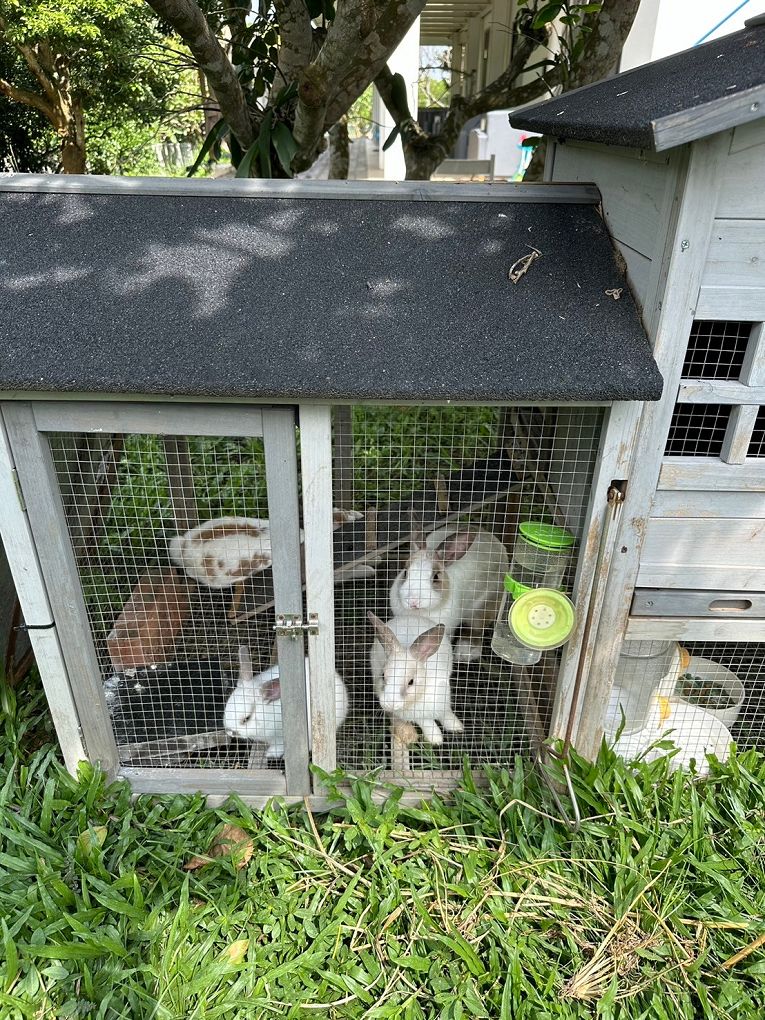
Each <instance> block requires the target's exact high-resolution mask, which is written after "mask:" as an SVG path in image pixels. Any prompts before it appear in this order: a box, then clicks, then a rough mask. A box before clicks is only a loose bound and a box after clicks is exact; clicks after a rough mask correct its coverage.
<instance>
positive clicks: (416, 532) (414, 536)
mask: <svg viewBox="0 0 765 1020" xmlns="http://www.w3.org/2000/svg"><path fill="white" fill-rule="evenodd" d="M409 527H410V529H411V536H410V542H411V546H412V552H413V553H415V552H417V551H418V550H420V549H425V548H426V545H427V543H426V541H425V532H424V530H423V527H422V521H418V520H417V518H416V516H415V513H414V510H410V511H409Z"/></svg>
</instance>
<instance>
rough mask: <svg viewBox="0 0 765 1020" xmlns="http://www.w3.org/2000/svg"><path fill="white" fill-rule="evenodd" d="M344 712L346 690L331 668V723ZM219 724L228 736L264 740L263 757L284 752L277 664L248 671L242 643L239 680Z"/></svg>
mask: <svg viewBox="0 0 765 1020" xmlns="http://www.w3.org/2000/svg"><path fill="white" fill-rule="evenodd" d="M305 677H306V702H307V707H308V736H309V740H310V736H311V677H310V672H309V669H308V656H306V660H305ZM347 714H348V692H347V691H346V689H345V684H344V683H343V679H342V677H341V676H340V674H339V673H338V672H335V724H336V725H337V726H338V727H339V726H341V725H342V724H343V723H344V722H345V718H346V716H347ZM223 728H224V729H225V730H226V732H227V733H228V735H229V736H231V737H238V738H239V739H240V740H252V741H257V742H258V743H261V744H266V745H267V749H266V758H281V757H282V756H283V754H284V726H283V723H282V690H281V682H280V680H279V667H278V666H270V667H269V668H268V669H266V670H264V671H263V672H262V673H258V675H257V676H253V674H252V659H251V657H250V650H249V648H247V646H246V645H240V646H239V682H238V683H237V685H236V688H235V689H234V690H233V692H232V693H231V695H230V697H229V699H228V701H227V703H226V708H225V711H224V714H223Z"/></svg>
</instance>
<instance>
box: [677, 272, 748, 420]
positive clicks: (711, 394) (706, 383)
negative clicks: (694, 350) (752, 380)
mask: <svg viewBox="0 0 765 1020" xmlns="http://www.w3.org/2000/svg"><path fill="white" fill-rule="evenodd" d="M763 272H765V268H764V269H763ZM677 400H678V403H680V404H763V403H765V385H759V386H756V385H751V386H748V385H746V384H745V383H741V382H730V381H728V380H722V379H721V380H719V381H717V380H715V379H692V380H690V381H687V382H686V381H684V382H681V383H680V386H679V388H678V391H677Z"/></svg>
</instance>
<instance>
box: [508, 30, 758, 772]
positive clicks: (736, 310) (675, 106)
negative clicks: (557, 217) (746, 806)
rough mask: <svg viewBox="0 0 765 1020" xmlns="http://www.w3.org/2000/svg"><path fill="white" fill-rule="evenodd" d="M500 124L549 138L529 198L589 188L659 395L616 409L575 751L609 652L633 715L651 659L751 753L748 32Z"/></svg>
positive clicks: (754, 147)
mask: <svg viewBox="0 0 765 1020" xmlns="http://www.w3.org/2000/svg"><path fill="white" fill-rule="evenodd" d="M512 121H513V124H514V126H516V127H519V128H525V129H529V130H533V131H539V132H542V133H544V134H547V135H548V136H552V138H551V140H550V146H549V152H548V160H547V168H546V177H547V178H548V180H550V181H586V182H594V183H595V184H596V185H597V187H598V189H599V191H600V194H601V196H602V213H603V217H604V220H605V222H606V224H607V225H608V229H609V232H610V234H611V235H612V237H613V239H614V242H615V244H616V247H617V249H618V251H619V252H620V253H621V256H622V258H623V260H624V263H625V265H626V271H627V276H628V279H629V282H630V286H631V288H632V291H633V293H634V295H635V298H636V300H637V302H638V304H639V306H640V308H641V310H642V317H643V322H644V324H645V327H646V330H647V332H648V335H649V337H650V339H651V343H652V346H653V353H654V356H655V358H656V362H657V364H658V366H659V369H660V371H661V373H662V376H663V378H664V395H663V398H662V400H661V401H659V402H657V403H650V404H645V405H643V406H642V407H640V406H639V405H633V406H632V407H631V408H630V409H629V411H628V413H629V414H631V415H632V418H633V420H632V424H631V426H629V427H628V432H629V433H630V435H631V439H630V443H629V445H630V452H629V454H628V456H629V459H630V462H631V467H630V468H629V470H628V471H627V472H626V473H627V474H628V476H629V479H630V481H629V486H628V491H627V495H626V501H625V506H624V512H623V514H622V517H621V521H620V523H619V525H618V530H617V534H616V537H615V550H616V551H615V554H614V557H613V561H612V564H611V568H610V573H609V577H608V580H607V583H606V584H605V586H604V590H603V601H602V606H601V608H600V611H599V613H598V627H597V632H596V638H595V640H593V641H592V642H591V643H590V646H589V648H588V649H586V651H585V658H586V663H585V669H584V672H585V674H586V675H587V677H588V681H589V682H588V685H587V688H586V691H585V692H584V695H583V701H582V704H581V707H580V714H579V718H578V727H577V743H578V746H579V747H580V749H581V750H583V751H584V752H586V753H590V754H591V753H592V752H593V751H594V749H595V748H596V746H597V744H598V742H599V740H600V737H601V734H602V733H603V726H604V711H605V710H606V706H609V704H610V707H611V709H613V708H614V702H615V700H616V699H615V698H614V697H613V695H612V697H611V701H610V702H609V692H610V691H611V685H612V683H613V681H614V677H615V676H616V675H617V673H618V666H619V662H620V653H621V655H622V659H621V662H622V665H623V666H624V665H625V660H624V655H625V653H627V654H628V656H630V655H633V654H637V657H638V658H642V659H643V665H642V667H641V666H640V664H639V663H637V662H636V661H635V660H634V658H633V661H632V663H631V664H630V663H627V664H626V665H627V667H628V668H630V669H632V670H633V675H632V679H631V680H630V681H628V686H629V684H630V683H632V684H635V683H637V685H638V688H639V687H640V684H641V683H642V697H641V691H640V689H637V690H636V691H635V692H634V693H635V694H636V697H637V699H638V701H641V702H642V710H643V712H645V711H646V707H647V702H646V701H645V697H646V696H647V692H649V691H650V690H651V684H652V683H653V682H655V679H652V678H651V674H652V670H653V668H654V665H652V663H651V660H652V659H655V658H656V657H657V656H658V658H659V659H661V656H662V655H663V654H664V652H665V651H667V645H669V644H670V643H671V644H673V645H675V647H676V648H677V647H678V646H679V647H680V652H681V658H682V660H683V661H682V665H681V666H680V670H681V671H683V670H684V671H685V672H684V673H683V677H684V683H685V690H682V689H680V690H678V692H677V693H684V694H685V695H687V696H689V695H692V694H693V692H694V691H696V692H697V693H698V695H699V696H698V697H697V698H695V699H694V698H693V697H689V700H690V702H691V703H692V704H693V703H694V702H695V704H696V705H697V706H698V705H701V706H702V707H704V706H705V707H706V708H708V709H711V710H712V711H713V713H715V714H717V715H718V717H720V716H722V717H724V721H725V723H726V725H727V726H728V727H729V728H730V731H731V732H732V735H733V737H734V738H735V739H736V741H737V743H738V744H739V746H743V747H746V746H750V745H756V746H759V747H762V746H763V745H765V327H764V326H763V320H765V188H763V184H764V183H765V15H761V16H760V17H758V18H753V19H752V20H751V21H750V22H749V23H747V26H746V28H744V29H743V30H742V31H740V32H737V33H735V34H733V35H730V36H727V37H725V38H722V39H717V40H714V41H713V42H710V43H706V44H705V45H703V46H699V47H697V48H695V49H692V50H688V51H686V52H684V53H680V54H677V55H675V56H671V57H668V58H667V59H665V60H661V61H657V62H655V63H653V64H649V65H646V66H644V67H640V68H636V69H635V70H632V71H629V72H626V73H624V74H621V75H618V76H616V77H614V78H611V79H609V80H607V81H603V82H600V83H598V84H596V85H592V86H589V87H587V88H584V89H579V90H578V91H575V92H572V93H569V94H567V95H564V96H561V97H559V98H556V99H553V100H550V101H549V102H546V103H543V104H540V105H538V106H535V107H533V108H526V109H525V110H522V111H518V112H517V113H516V114H515V115H513V117H512ZM553 139H554V140H553ZM625 642H631V643H632V644H629V645H628V644H625ZM641 642H642V643H643V644H640V643H641ZM648 643H651V644H648ZM683 650H685V651H683ZM686 652H687V653H688V654H689V655H690V656H691V657H692V658H691V661H690V663H689V662H688V661H687V657H686ZM641 670H642V672H641ZM659 674H661V668H659ZM681 688H682V685H681ZM676 719H677V726H678V727H680V728H682V727H683V725H684V720H683V718H682V709H681V706H678V711H677V713H676ZM707 722H708V720H707ZM613 723H614V719H613V717H612V718H611V720H610V724H611V727H613ZM606 730H607V732H608V730H609V721H608V720H606Z"/></svg>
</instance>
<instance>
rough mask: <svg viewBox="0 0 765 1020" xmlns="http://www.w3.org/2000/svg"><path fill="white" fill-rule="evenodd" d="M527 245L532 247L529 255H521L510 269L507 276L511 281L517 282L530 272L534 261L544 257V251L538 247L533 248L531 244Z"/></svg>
mask: <svg viewBox="0 0 765 1020" xmlns="http://www.w3.org/2000/svg"><path fill="white" fill-rule="evenodd" d="M527 247H528V248H531V251H530V252H529V253H528V255H521V257H520V258H519V259H516V260H515V262H513V264H512V266H510V269H509V270H508V273H507V278H508V280H510V282H511V283H517V282H518V281H519V280H520V278H521V277H522V276H524V275H525V274H526V273H528V271H529V269H530V268H531V266H532V265H533V263H534V262H536V260H537V259H541V257H542V252H541V251H540V250H539V249H538V248H533V247H532V246H531V245H530V244H529V245H527Z"/></svg>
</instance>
